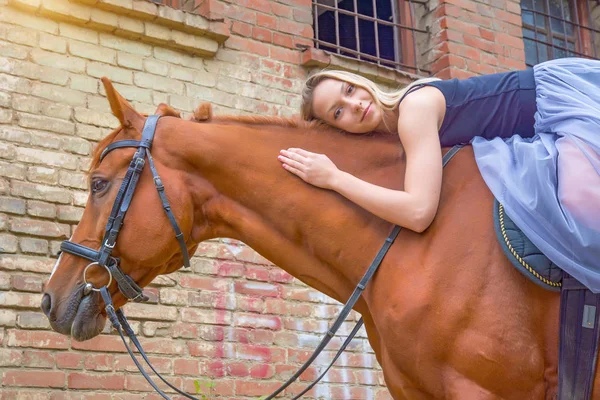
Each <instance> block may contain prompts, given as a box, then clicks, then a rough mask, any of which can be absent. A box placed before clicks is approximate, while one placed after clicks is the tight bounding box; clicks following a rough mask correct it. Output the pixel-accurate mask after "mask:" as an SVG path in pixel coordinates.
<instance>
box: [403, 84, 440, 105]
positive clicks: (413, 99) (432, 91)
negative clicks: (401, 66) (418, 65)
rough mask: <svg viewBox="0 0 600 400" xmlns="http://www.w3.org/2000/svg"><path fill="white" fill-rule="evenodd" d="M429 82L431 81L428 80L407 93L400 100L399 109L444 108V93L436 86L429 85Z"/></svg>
mask: <svg viewBox="0 0 600 400" xmlns="http://www.w3.org/2000/svg"><path fill="white" fill-rule="evenodd" d="M435 82H442V81H435ZM430 83H432V82H428V83H427V84H424V85H423V86H421V87H419V88H418V89H416V90H412V91H411V92H410V93H408V94H407V95H406V97H404V99H402V101H401V102H400V104H399V108H400V109H401V110H406V109H410V110H435V109H440V110H441V109H444V108H446V99H445V97H444V93H443V92H442V91H441V90H440V89H439V88H438V87H437V86H433V85H430Z"/></svg>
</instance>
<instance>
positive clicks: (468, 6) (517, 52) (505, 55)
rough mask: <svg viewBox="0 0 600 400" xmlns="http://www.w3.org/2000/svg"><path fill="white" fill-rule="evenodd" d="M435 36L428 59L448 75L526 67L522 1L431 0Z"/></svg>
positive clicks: (436, 71) (432, 66)
mask: <svg viewBox="0 0 600 400" xmlns="http://www.w3.org/2000/svg"><path fill="white" fill-rule="evenodd" d="M427 11H428V13H423V14H425V15H426V20H427V21H428V22H429V28H430V30H431V35H430V37H429V38H428V41H427V42H426V44H425V45H424V46H422V48H421V50H422V53H423V54H424V59H423V60H422V62H423V63H424V64H425V65H426V66H427V67H428V69H430V70H431V71H432V73H433V74H434V75H435V76H437V77H439V78H442V79H449V78H459V79H464V78H467V77H469V76H473V75H479V74H490V73H495V72H503V71H509V70H515V69H524V68H525V50H524V49H525V47H524V44H523V32H522V20H521V6H520V2H519V1H516V0H491V1H488V0H483V1H477V0H440V1H439V2H438V1H436V0H431V1H430V2H429V3H428V7H427Z"/></svg>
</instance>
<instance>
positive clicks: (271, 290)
mask: <svg viewBox="0 0 600 400" xmlns="http://www.w3.org/2000/svg"><path fill="white" fill-rule="evenodd" d="M235 292H236V293H241V294H248V295H254V296H265V297H280V288H279V286H277V285H272V284H270V283H263V282H236V283H235Z"/></svg>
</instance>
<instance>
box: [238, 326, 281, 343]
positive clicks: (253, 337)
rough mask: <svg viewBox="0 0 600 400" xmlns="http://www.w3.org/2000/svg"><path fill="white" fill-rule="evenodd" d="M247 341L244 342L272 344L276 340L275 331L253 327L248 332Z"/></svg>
mask: <svg viewBox="0 0 600 400" xmlns="http://www.w3.org/2000/svg"><path fill="white" fill-rule="evenodd" d="M246 339H247V340H246V341H241V340H240V342H242V343H252V344H264V345H271V344H273V343H274V342H275V332H273V331H271V330H265V329H251V330H248V331H247V332H246Z"/></svg>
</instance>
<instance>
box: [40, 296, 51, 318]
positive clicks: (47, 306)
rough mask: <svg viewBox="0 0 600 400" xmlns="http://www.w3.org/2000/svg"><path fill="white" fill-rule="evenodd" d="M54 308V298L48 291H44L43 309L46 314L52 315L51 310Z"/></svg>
mask: <svg viewBox="0 0 600 400" xmlns="http://www.w3.org/2000/svg"><path fill="white" fill-rule="evenodd" d="M51 309H52V300H51V299H50V295H49V294H48V293H44V297H42V311H44V314H46V316H47V317H48V316H50V310H51Z"/></svg>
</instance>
